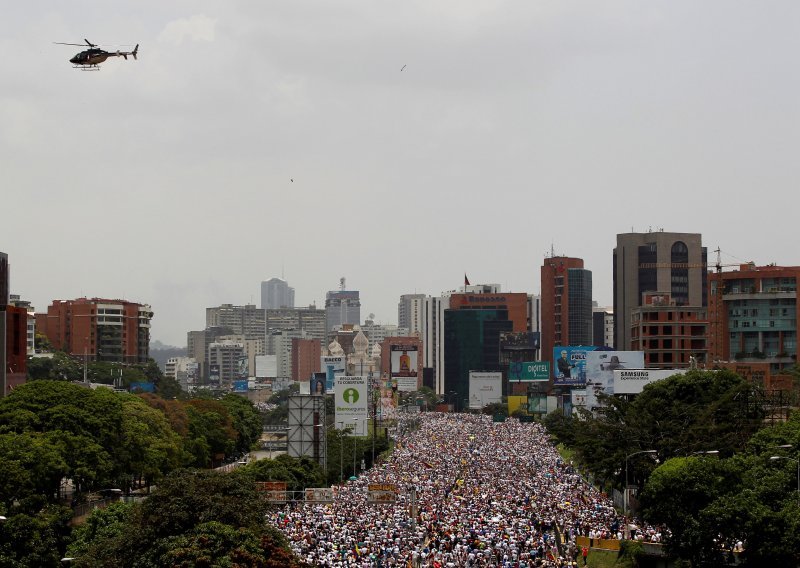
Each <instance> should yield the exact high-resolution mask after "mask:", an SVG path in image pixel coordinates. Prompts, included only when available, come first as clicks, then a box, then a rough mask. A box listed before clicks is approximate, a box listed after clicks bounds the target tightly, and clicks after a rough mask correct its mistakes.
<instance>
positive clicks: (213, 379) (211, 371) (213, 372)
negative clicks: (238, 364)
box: [208, 365, 219, 386]
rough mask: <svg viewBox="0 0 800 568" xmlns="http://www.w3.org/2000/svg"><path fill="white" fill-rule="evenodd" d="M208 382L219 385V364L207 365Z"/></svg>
mask: <svg viewBox="0 0 800 568" xmlns="http://www.w3.org/2000/svg"><path fill="white" fill-rule="evenodd" d="M208 382H209V383H211V384H212V385H213V386H219V365H209V366H208Z"/></svg>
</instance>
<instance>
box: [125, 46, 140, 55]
mask: <svg viewBox="0 0 800 568" xmlns="http://www.w3.org/2000/svg"><path fill="white" fill-rule="evenodd" d="M137 53H139V44H138V43H137V44H136V47H134V48H133V51H131V55H133V58H134V59H137V57H136V54H137ZM125 59H128V58H127V57H126V58H125Z"/></svg>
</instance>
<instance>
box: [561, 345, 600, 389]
mask: <svg viewBox="0 0 800 568" xmlns="http://www.w3.org/2000/svg"><path fill="white" fill-rule="evenodd" d="M595 349H596V347H594V346H593V345H586V346H578V347H561V346H559V347H554V348H553V385H555V386H560V387H566V386H576V385H578V386H582V385H584V384H586V354H587V353H589V352H591V351H594V350H595Z"/></svg>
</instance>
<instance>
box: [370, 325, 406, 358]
mask: <svg viewBox="0 0 800 568" xmlns="http://www.w3.org/2000/svg"><path fill="white" fill-rule="evenodd" d="M360 327H361V331H363V332H364V335H366V336H367V339H368V340H369V345H368V346H367V352H368V353H370V352H371V351H372V346H373V345H375V344H376V343H379V344H383V342H384V340H385V339H386V338H387V337H406V336H408V335H409V332H408V329H407V328H404V327H400V326H397V325H394V324H380V323H375V322H374V321H373V320H371V319H368V320H366V321H364V324H363V325H361V326H360ZM411 335H413V334H411Z"/></svg>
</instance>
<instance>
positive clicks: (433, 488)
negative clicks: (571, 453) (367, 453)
mask: <svg viewBox="0 0 800 568" xmlns="http://www.w3.org/2000/svg"><path fill="white" fill-rule="evenodd" d="M414 419H415V420H417V421H418V423H417V424H415V427H414V428H409V427H408V425H407V424H405V423H404V420H406V418H402V419H401V420H400V423H399V425H398V431H397V438H396V446H395V450H394V451H393V453H392V455H391V457H390V458H389V459H388V460H387V461H386V462H384V463H382V464H381V465H379V466H376V467H374V468H372V469H371V470H369V471H367V472H365V473H364V475H362V476H361V477H360V478H358V479H355V480H351V481H348V482H347V483H345V484H343V485H341V486H339V487H338V488H337V491H336V496H335V499H334V501H333V502H332V503H316V504H315V503H297V504H290V505H287V506H286V507H285V508H283V509H280V510H276V511H275V512H274V514H273V518H272V522H274V524H275V525H276V526H278V527H279V528H280V529H281V530H282V531H283V533H284V534H285V535H286V537H287V538H288V540H289V542H290V545H291V547H292V549H293V550H294V551H295V552H296V553H297V554H298V556H300V558H302V559H304V560H305V561H306V562H308V563H309V564H311V565H314V566H328V567H367V566H387V567H388V566H401V567H404V568H405V567H408V566H411V567H414V568H416V567H419V568H423V567H424V568H444V567H453V566H467V567H484V566H499V567H511V568H531V567H535V566H567V565H570V564H572V563H575V562H576V561H578V560H582V559H581V550H579V548H578V547H577V545H576V538H575V537H577V536H578V535H582V536H591V537H592V538H621V537H622V531H623V530H624V527H625V524H624V521H625V520H624V519H623V518H622V517H620V516H618V514H617V513H616V511H615V510H614V507H613V504H612V503H611V501H610V500H609V499H608V498H607V497H605V496H604V495H602V494H600V493H599V492H598V491H597V490H596V489H595V488H593V487H592V486H591V485H589V484H588V483H586V482H585V481H584V480H583V478H582V477H581V476H580V475H579V474H578V473H577V472H576V471H575V470H574V469H573V468H572V467H571V465H570V464H568V463H565V462H564V461H563V460H562V459H561V457H560V456H559V454H558V452H557V450H556V449H555V448H554V447H553V445H552V444H551V443H550V442H549V439H548V436H547V433H546V432H545V430H544V428H543V427H542V426H541V425H539V424H537V423H520V422H519V421H517V420H515V419H509V420H507V421H505V422H498V423H494V422H492V419H491V417H489V416H485V415H471V414H440V413H424V414H422V415H417V416H416V417H415V418H414ZM370 484H392V485H394V486H396V487H397V489H398V494H397V502H396V503H394V504H374V503H369V502H368V497H367V494H368V491H367V489H368V485H370ZM412 495H414V497H412ZM412 501H413V502H412ZM413 513H416V514H413ZM581 564H582V562H581Z"/></svg>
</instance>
